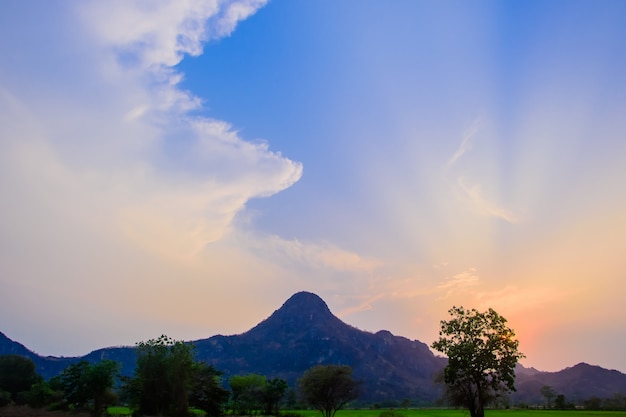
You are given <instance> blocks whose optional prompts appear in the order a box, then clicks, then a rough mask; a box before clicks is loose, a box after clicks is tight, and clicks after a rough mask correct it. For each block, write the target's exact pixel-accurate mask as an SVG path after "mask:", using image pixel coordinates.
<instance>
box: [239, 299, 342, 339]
mask: <svg viewBox="0 0 626 417" xmlns="http://www.w3.org/2000/svg"><path fill="white" fill-rule="evenodd" d="M329 326H330V327H336V326H339V327H343V326H345V327H349V326H348V325H346V324H345V323H343V322H341V320H339V319H338V318H337V317H335V316H334V315H333V313H331V312H330V309H329V308H328V306H327V305H326V303H325V302H324V300H322V299H321V298H320V297H319V296H318V295H316V294H313V293H311V292H307V291H301V292H297V293H295V294H294V295H292V296H291V297H290V298H289V299H288V300H287V301H285V303H284V304H283V305H282V306H281V307H280V308H279V309H278V310H276V311H274V313H272V315H271V316H270V317H268V318H267V319H266V320H264V321H263V322H261V323H259V324H258V325H257V326H256V327H254V328H253V329H251V330H250V331H248V332H247V333H248V334H249V335H255V336H257V337H258V336H260V335H265V333H266V332H270V333H274V334H277V333H281V332H285V331H293V332H301V331H303V330H305V329H309V330H310V329H313V328H325V329H328V328H330V327H329Z"/></svg>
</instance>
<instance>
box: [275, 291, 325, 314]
mask: <svg viewBox="0 0 626 417" xmlns="http://www.w3.org/2000/svg"><path fill="white" fill-rule="evenodd" d="M281 310H289V311H290V312H291V313H300V314H306V313H311V314H315V313H318V314H331V313H330V309H329V308H328V305H326V303H325V302H324V300H322V299H321V298H320V296H318V295H317V294H313V293H312V292H307V291H300V292H297V293H295V294H294V295H292V296H291V297H289V299H288V300H287V301H285V303H284V304H283V306H282V307H281V308H280V309H279V310H278V311H281Z"/></svg>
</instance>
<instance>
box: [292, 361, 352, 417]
mask: <svg viewBox="0 0 626 417" xmlns="http://www.w3.org/2000/svg"><path fill="white" fill-rule="evenodd" d="M359 387H360V382H358V381H356V380H354V379H353V378H352V368H350V367H349V366H340V365H318V366H314V367H313V368H310V369H309V370H307V371H306V372H305V373H304V375H303V376H302V378H301V379H300V381H299V388H300V395H301V396H302V399H303V400H304V402H305V403H307V404H309V405H310V406H312V407H313V408H315V409H316V410H319V411H320V412H321V413H322V415H323V416H324V417H333V416H334V415H335V413H336V412H337V410H340V409H341V408H343V407H344V406H345V405H346V404H347V403H348V402H350V401H352V400H354V399H356V398H358V396H359Z"/></svg>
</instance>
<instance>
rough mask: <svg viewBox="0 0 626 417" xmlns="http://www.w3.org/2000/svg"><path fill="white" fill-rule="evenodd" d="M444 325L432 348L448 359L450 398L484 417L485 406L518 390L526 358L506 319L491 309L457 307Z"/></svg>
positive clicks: (447, 371) (446, 368)
mask: <svg viewBox="0 0 626 417" xmlns="http://www.w3.org/2000/svg"><path fill="white" fill-rule="evenodd" d="M448 312H449V313H450V315H451V316H452V319H451V320H449V321H441V330H440V331H439V340H437V341H436V342H434V343H433V344H432V347H433V348H434V349H436V350H438V351H440V352H442V353H444V354H445V355H446V356H447V357H448V365H447V366H446V367H445V369H444V381H445V383H446V389H447V393H448V397H449V398H450V399H451V400H452V401H453V403H454V404H455V405H461V406H464V407H466V408H467V409H468V410H469V412H470V415H471V416H472V417H484V415H485V405H487V404H489V402H491V401H493V400H494V399H495V398H496V397H498V396H499V395H501V394H502V393H505V392H508V391H511V390H513V391H514V390H515V385H514V382H515V365H516V364H517V361H518V360H519V359H520V358H523V357H524V355H523V354H521V353H520V352H518V350H517V348H518V345H519V342H518V341H517V340H516V339H515V333H514V332H513V330H511V329H510V328H508V327H507V326H506V322H507V321H506V319H505V318H504V317H502V316H500V315H499V314H498V313H496V312H495V311H494V310H493V309H491V308H490V309H489V310H487V311H486V312H484V313H481V312H479V311H477V310H475V309H472V310H465V309H464V308H463V307H453V308H452V309H450V310H449V311H448Z"/></svg>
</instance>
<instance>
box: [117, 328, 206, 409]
mask: <svg viewBox="0 0 626 417" xmlns="http://www.w3.org/2000/svg"><path fill="white" fill-rule="evenodd" d="M194 367H195V362H194V348H193V345H190V344H188V343H185V342H182V341H175V340H173V339H171V338H169V337H167V336H161V337H159V338H157V339H151V340H148V341H147V342H139V343H137V365H136V367H135V376H134V378H132V379H131V380H129V381H127V385H126V390H127V391H129V394H130V396H131V401H132V403H133V405H134V406H135V407H137V408H138V411H139V414H142V415H151V416H161V415H165V414H167V415H171V416H182V415H186V414H187V413H188V409H189V392H190V389H191V385H192V377H193V372H194Z"/></svg>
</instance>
